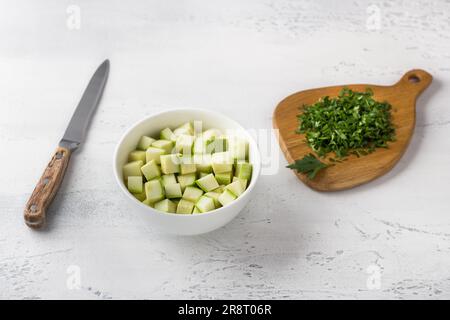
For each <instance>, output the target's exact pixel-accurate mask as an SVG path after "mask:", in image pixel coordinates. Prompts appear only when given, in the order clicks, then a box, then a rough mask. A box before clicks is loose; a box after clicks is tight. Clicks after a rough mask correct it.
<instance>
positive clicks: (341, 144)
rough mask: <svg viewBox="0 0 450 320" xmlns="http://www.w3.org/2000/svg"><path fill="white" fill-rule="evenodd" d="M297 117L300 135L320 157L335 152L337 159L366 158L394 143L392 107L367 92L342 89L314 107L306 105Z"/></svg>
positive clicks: (368, 90) (369, 91) (367, 90)
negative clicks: (335, 95) (304, 137)
mask: <svg viewBox="0 0 450 320" xmlns="http://www.w3.org/2000/svg"><path fill="white" fill-rule="evenodd" d="M303 109H304V111H303V113H301V114H299V115H298V120H299V128H298V133H304V134H305V136H306V142H307V143H308V145H309V146H310V147H311V149H312V150H313V151H314V152H316V153H317V154H318V155H319V156H320V157H325V156H326V155H327V154H328V153H330V152H334V153H335V155H336V157H337V158H344V157H346V156H348V155H349V154H355V155H356V156H358V157H359V156H361V155H366V154H368V153H370V152H373V151H374V150H375V149H376V148H387V142H389V141H394V139H395V129H394V126H393V124H392V122H391V113H390V111H391V105H390V104H389V103H388V102H378V101H376V100H374V99H373V93H372V91H371V90H370V89H369V88H368V89H366V91H365V92H354V91H352V90H350V89H348V88H344V89H342V91H341V92H340V93H339V96H338V97H336V98H330V97H328V96H326V97H324V98H321V99H320V100H319V101H318V102H316V103H314V104H312V105H304V106H303Z"/></svg>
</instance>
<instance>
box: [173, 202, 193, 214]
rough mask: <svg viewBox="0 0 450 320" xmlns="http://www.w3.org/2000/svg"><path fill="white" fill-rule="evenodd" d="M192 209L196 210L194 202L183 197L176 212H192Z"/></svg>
mask: <svg viewBox="0 0 450 320" xmlns="http://www.w3.org/2000/svg"><path fill="white" fill-rule="evenodd" d="M192 210H194V203H193V202H191V201H188V200H184V199H181V200H180V202H178V205H177V211H176V213H181V214H191V213H192Z"/></svg>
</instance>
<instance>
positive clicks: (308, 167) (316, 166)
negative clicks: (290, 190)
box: [287, 153, 328, 180]
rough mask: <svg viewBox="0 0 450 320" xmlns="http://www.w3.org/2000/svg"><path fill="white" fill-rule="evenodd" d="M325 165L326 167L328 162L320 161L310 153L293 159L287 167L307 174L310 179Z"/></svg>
mask: <svg viewBox="0 0 450 320" xmlns="http://www.w3.org/2000/svg"><path fill="white" fill-rule="evenodd" d="M326 167H328V164H326V163H323V162H321V161H320V160H319V159H317V158H316V157H315V156H314V155H313V154H312V153H310V154H308V155H306V156H304V157H303V159H301V160H295V162H294V163H291V164H290V165H288V166H287V168H289V169H295V170H297V172H301V173H304V174H306V175H308V178H309V179H311V180H312V179H314V178H315V177H316V174H317V173H318V172H319V171H320V170H322V169H325V168H326Z"/></svg>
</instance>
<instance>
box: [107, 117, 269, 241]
mask: <svg viewBox="0 0 450 320" xmlns="http://www.w3.org/2000/svg"><path fill="white" fill-rule="evenodd" d="M194 120H200V121H202V122H203V130H206V129H209V128H218V129H221V130H223V131H224V132H225V131H226V130H233V131H234V132H238V134H239V136H241V137H243V138H245V139H247V140H248V142H249V162H250V163H251V164H252V165H253V172H252V179H251V182H250V185H249V186H248V187H247V189H246V190H245V192H244V193H243V194H242V195H241V196H240V197H239V198H237V199H236V200H235V201H233V202H232V203H230V204H228V205H227V206H225V207H221V208H219V209H216V210H213V211H211V212H206V213H201V214H189V215H186V214H174V213H164V212H160V211H157V210H155V209H153V208H151V207H149V206H147V205H145V204H143V203H141V202H139V201H138V200H137V199H136V198H135V197H134V196H133V195H132V194H131V193H130V192H129V191H128V190H127V187H126V185H125V184H124V182H123V179H122V166H123V165H124V164H125V163H126V162H127V158H128V153H129V152H130V151H132V150H134V149H135V148H136V145H137V142H138V140H139V138H140V137H141V136H143V135H148V136H152V137H158V136H159V132H160V131H161V130H162V129H164V128H166V127H170V128H175V127H177V126H179V125H181V124H183V123H185V122H187V121H194ZM260 168H261V159H260V154H259V151H258V146H257V144H256V142H255V140H254V139H253V137H252V136H251V135H250V134H249V133H248V132H247V131H246V130H245V129H244V128H243V127H242V126H241V125H240V124H238V123H237V122H236V121H234V120H231V119H230V118H228V117H226V116H223V115H221V114H219V113H217V112H213V111H209V110H202V109H172V110H169V111H165V112H161V113H157V114H153V115H151V116H149V117H147V118H145V119H144V120H141V121H139V122H138V123H136V124H134V125H133V126H132V127H131V128H130V129H128V130H127V132H125V134H124V135H123V137H122V138H121V139H120V142H119V144H118V145H117V147H116V151H115V154H114V175H115V177H116V180H117V183H118V184H119V187H120V189H121V190H122V191H123V194H124V195H125V197H126V198H127V199H128V201H129V202H130V203H132V205H133V206H134V208H135V210H134V211H136V212H139V214H141V215H142V217H143V219H144V220H146V221H148V223H150V224H151V225H152V226H155V227H156V228H157V229H159V230H162V231H165V232H168V233H172V234H178V235H195V234H201V233H205V232H210V231H212V230H215V229H217V228H220V227H222V226H224V225H225V224H227V223H228V222H230V221H231V220H232V219H233V218H234V217H236V216H237V214H238V213H239V212H240V211H241V210H242V209H243V208H244V207H245V205H246V204H247V203H248V201H249V200H250V197H251V195H252V193H253V189H254V188H255V185H256V182H257V180H258V177H259V172H260ZM130 214H134V212H130Z"/></svg>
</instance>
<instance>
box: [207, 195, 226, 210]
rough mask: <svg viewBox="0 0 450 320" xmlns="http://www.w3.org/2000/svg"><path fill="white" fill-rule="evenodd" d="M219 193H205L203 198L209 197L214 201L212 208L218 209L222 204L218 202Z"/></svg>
mask: <svg viewBox="0 0 450 320" xmlns="http://www.w3.org/2000/svg"><path fill="white" fill-rule="evenodd" d="M220 194H221V192H216V191H210V192H207V193H205V196H207V197H210V198H211V199H213V200H214V206H215V207H216V208H219V207H221V206H222V204H221V203H220V202H219V196H220Z"/></svg>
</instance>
